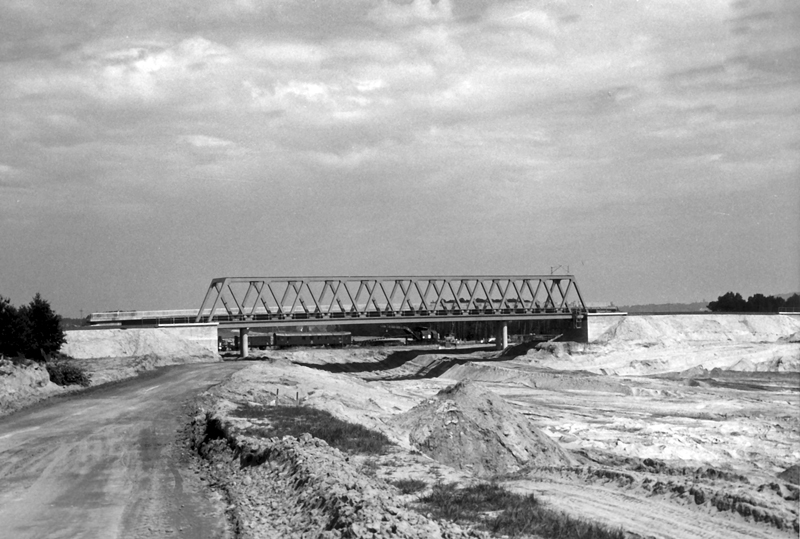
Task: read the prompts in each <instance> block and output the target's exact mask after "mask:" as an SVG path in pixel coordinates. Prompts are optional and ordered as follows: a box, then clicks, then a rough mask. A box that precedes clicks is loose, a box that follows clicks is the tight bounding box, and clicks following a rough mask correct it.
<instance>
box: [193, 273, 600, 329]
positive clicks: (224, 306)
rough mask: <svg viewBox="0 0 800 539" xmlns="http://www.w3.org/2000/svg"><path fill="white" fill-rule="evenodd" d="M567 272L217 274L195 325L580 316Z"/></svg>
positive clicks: (578, 299)
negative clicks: (410, 275) (499, 273)
mask: <svg viewBox="0 0 800 539" xmlns="http://www.w3.org/2000/svg"><path fill="white" fill-rule="evenodd" d="M584 313H586V306H585V304H584V302H583V298H582V297H581V294H580V291H579V289H578V284H577V283H576V282H575V278H574V276H572V275H522V276H508V275H507V276H459V277H424V276H423V277H221V278H217V279H213V280H212V281H211V284H210V285H209V287H208V290H207V292H206V295H205V298H204V299H203V303H202V305H201V306H200V309H199V310H198V311H197V316H196V319H195V322H198V323H200V322H222V323H224V322H239V321H247V320H252V321H254V322H269V321H276V322H280V321H290V320H297V321H304V320H331V321H332V322H335V321H342V320H347V321H350V322H355V321H357V320H365V321H370V320H374V319H398V318H412V317H413V318H416V319H419V318H431V319H433V318H439V319H441V318H458V317H470V318H474V317H483V316H493V317H498V316H503V317H508V318H514V317H532V316H538V315H540V316H542V317H543V318H546V317H547V316H548V315H559V316H564V315H567V316H569V315H573V316H577V315H582V314H584Z"/></svg>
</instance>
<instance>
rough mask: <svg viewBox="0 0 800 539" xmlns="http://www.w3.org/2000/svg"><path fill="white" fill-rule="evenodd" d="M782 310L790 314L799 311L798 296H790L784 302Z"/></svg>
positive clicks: (799, 301)
mask: <svg viewBox="0 0 800 539" xmlns="http://www.w3.org/2000/svg"><path fill="white" fill-rule="evenodd" d="M783 308H784V309H786V310H787V311H790V312H798V311H800V294H792V295H791V296H790V297H789V299H787V300H786V303H785V304H784V305H783Z"/></svg>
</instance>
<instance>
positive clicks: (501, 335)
mask: <svg viewBox="0 0 800 539" xmlns="http://www.w3.org/2000/svg"><path fill="white" fill-rule="evenodd" d="M495 345H496V346H497V349H498V350H505V349H506V348H508V322H499V323H498V324H497V335H496V336H495Z"/></svg>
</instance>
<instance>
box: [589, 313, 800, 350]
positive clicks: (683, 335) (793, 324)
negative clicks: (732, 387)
mask: <svg viewBox="0 0 800 539" xmlns="http://www.w3.org/2000/svg"><path fill="white" fill-rule="evenodd" d="M798 331H800V318H798V317H794V316H786V315H746V314H743V315H714V314H709V315H673V316H628V317H625V318H623V319H622V320H620V321H619V322H618V323H616V324H614V325H613V326H611V327H610V328H608V329H607V330H606V331H605V332H604V333H603V334H602V335H600V336H599V337H598V338H597V339H596V341H595V342H596V343H600V344H609V343H620V342H639V343H665V344H666V343H676V342H710V341H716V342H741V343H745V342H747V343H749V342H776V341H779V340H781V339H785V338H787V337H789V336H791V335H792V334H794V333H797V332H798Z"/></svg>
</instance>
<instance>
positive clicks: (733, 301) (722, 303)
mask: <svg viewBox="0 0 800 539" xmlns="http://www.w3.org/2000/svg"><path fill="white" fill-rule="evenodd" d="M708 308H709V309H711V311H712V312H744V311H747V310H748V309H747V301H745V299H744V298H743V297H742V295H741V294H739V293H738V292H737V293H736V294H734V293H733V292H728V293H726V294H725V295H722V296H720V297H718V298H717V301H712V302H711V303H709V304H708Z"/></svg>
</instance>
